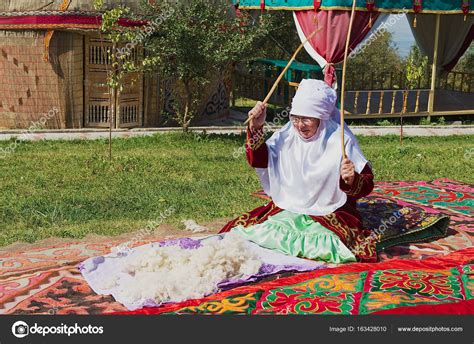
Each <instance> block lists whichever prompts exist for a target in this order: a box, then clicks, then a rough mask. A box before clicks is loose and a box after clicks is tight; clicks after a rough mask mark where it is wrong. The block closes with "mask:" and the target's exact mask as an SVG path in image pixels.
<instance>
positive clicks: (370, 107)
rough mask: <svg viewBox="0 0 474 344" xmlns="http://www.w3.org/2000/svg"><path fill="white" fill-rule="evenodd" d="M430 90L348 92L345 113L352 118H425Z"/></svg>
mask: <svg viewBox="0 0 474 344" xmlns="http://www.w3.org/2000/svg"><path fill="white" fill-rule="evenodd" d="M429 93H430V90H427V89H417V90H371V91H348V92H347V94H346V98H345V99H346V101H345V112H346V113H347V114H348V115H350V116H351V117H354V118H356V117H355V116H357V118H362V117H368V116H371V117H374V116H377V117H396V116H400V115H401V114H403V115H410V116H415V115H418V116H424V115H426V114H427V113H428V97H429Z"/></svg>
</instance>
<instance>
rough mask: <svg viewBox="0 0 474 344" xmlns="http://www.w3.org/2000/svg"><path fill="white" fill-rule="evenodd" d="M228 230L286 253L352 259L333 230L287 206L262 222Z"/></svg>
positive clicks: (342, 260) (339, 260)
mask: <svg viewBox="0 0 474 344" xmlns="http://www.w3.org/2000/svg"><path fill="white" fill-rule="evenodd" d="M232 231H235V232H238V233H239V234H241V235H242V236H243V237H244V238H245V239H247V240H250V241H252V242H254V243H256V244H257V245H259V246H262V247H265V248H268V249H272V250H275V251H279V252H282V253H284V254H287V255H290V256H295V257H302V258H309V259H314V260H322V261H325V262H329V263H345V262H355V261H356V257H355V256H354V254H353V253H352V252H351V251H350V250H349V249H348V248H347V247H346V246H345V245H344V244H343V243H342V241H341V239H339V237H338V236H337V235H336V234H335V233H333V232H332V231H330V230H329V229H327V228H326V227H324V226H323V225H321V224H320V223H319V222H316V221H314V220H313V219H312V218H311V217H310V216H307V215H301V214H295V213H293V212H291V211H288V210H283V211H281V212H279V213H278V214H276V215H273V216H269V217H268V219H267V220H266V221H265V222H262V223H259V224H256V225H253V226H249V227H243V226H237V227H234V228H232Z"/></svg>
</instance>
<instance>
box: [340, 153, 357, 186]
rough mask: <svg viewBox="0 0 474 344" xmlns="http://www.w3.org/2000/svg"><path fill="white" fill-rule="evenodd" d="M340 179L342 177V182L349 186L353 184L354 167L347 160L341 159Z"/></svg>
mask: <svg viewBox="0 0 474 344" xmlns="http://www.w3.org/2000/svg"><path fill="white" fill-rule="evenodd" d="M341 177H342V180H344V183H346V184H347V185H349V186H352V184H353V183H354V178H355V167H354V164H353V163H352V161H350V160H349V159H347V158H344V159H342V164H341Z"/></svg>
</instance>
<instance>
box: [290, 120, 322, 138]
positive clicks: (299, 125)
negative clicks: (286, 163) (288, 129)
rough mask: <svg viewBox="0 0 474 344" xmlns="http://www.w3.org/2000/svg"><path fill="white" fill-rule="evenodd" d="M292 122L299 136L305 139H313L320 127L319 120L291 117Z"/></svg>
mask: <svg viewBox="0 0 474 344" xmlns="http://www.w3.org/2000/svg"><path fill="white" fill-rule="evenodd" d="M290 120H291V123H293V126H294V127H295V129H296V131H297V132H298V134H299V135H300V136H301V137H302V138H304V139H310V138H312V137H313V136H314V135H315V134H316V131H317V130H318V127H319V118H312V117H305V116H295V115H290Z"/></svg>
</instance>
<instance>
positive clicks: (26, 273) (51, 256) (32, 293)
mask: <svg viewBox="0 0 474 344" xmlns="http://www.w3.org/2000/svg"><path fill="white" fill-rule="evenodd" d="M260 196H264V195H260ZM374 204H384V205H385V206H386V209H387V210H386V211H387V214H385V215H388V214H389V213H390V212H393V207H398V208H399V209H403V208H408V209H414V210H413V211H412V215H411V217H407V218H404V221H405V222H404V223H403V224H402V225H401V227H400V228H401V229H400V230H403V226H406V225H413V223H411V222H410V221H413V219H417V217H420V214H424V215H423V219H422V220H421V222H419V223H417V224H415V225H417V226H420V228H422V227H423V221H425V220H426V218H427V217H428V218H429V216H430V215H432V216H437V217H440V216H449V217H450V220H451V222H450V226H449V233H448V236H446V237H444V238H441V239H437V240H432V241H430V242H427V243H414V244H410V245H408V244H406V245H398V246H394V247H390V248H386V249H384V250H383V251H382V252H381V253H380V257H381V262H380V263H377V264H359V263H357V264H346V265H344V266H339V267H335V268H331V269H326V270H320V271H313V272H310V273H300V274H294V275H292V276H285V277H282V278H279V279H275V280H271V281H263V282H259V283H256V284H253V285H248V286H243V287H239V288H236V289H233V290H230V291H227V292H225V293H219V294H215V295H212V296H210V297H208V298H205V299H202V300H191V301H187V302H186V303H183V304H177V305H172V306H168V307H167V308H153V309H145V310H143V311H141V313H196V312H197V313H214V314H215V313H247V314H249V313H251V314H260V313H284V314H290V313H321V314H369V313H375V312H395V313H396V312H401V313H410V312H412V313H413V312H414V313H416V312H417V310H419V312H422V311H423V312H430V311H433V309H434V308H433V307H437V309H436V312H447V313H465V312H474V305H473V303H472V302H473V299H474V265H473V263H474V249H472V248H471V247H472V246H473V242H474V221H473V217H474V188H473V187H472V186H470V185H466V184H462V183H459V182H455V181H450V180H447V179H439V180H435V181H433V182H391V183H388V182H384V183H378V184H377V186H376V189H375V190H374V192H373V193H372V194H371V196H369V197H368V198H367V199H365V200H363V201H362V202H361V206H366V209H363V208H362V209H361V212H362V213H364V214H366V215H365V216H364V221H365V223H366V226H368V228H372V229H373V228H377V227H378V226H380V219H381V218H384V216H385V215H384V214H381V213H380V211H379V210H377V211H373V209H376V208H371V205H374ZM377 209H378V208H377ZM155 240H156V239H155ZM123 241H124V240H123V239H122V240H120V239H111V240H107V241H105V240H102V241H100V242H87V241H77V242H71V241H69V242H67V243H58V244H54V245H51V246H49V247H40V248H34V247H33V248H28V249H24V250H17V251H15V252H13V253H12V252H6V251H0V313H3V314H104V313H110V312H124V311H125V308H124V307H123V306H122V305H120V304H119V303H117V302H115V301H114V300H113V298H111V297H109V296H107V297H104V296H99V295H97V294H95V293H93V292H92V291H91V289H90V288H89V286H88V285H87V283H86V282H85V281H84V280H83V279H82V276H81V274H80V272H79V271H78V270H77V268H76V266H77V264H78V263H79V262H81V261H83V260H85V259H87V258H89V257H92V256H97V255H103V254H106V253H108V252H110V249H111V247H113V246H117V245H118V244H120V243H121V242H123ZM146 242H147V241H142V242H137V243H136V245H140V244H143V243H146ZM427 307H428V308H427ZM429 307H432V308H429ZM138 313H140V312H138Z"/></svg>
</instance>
